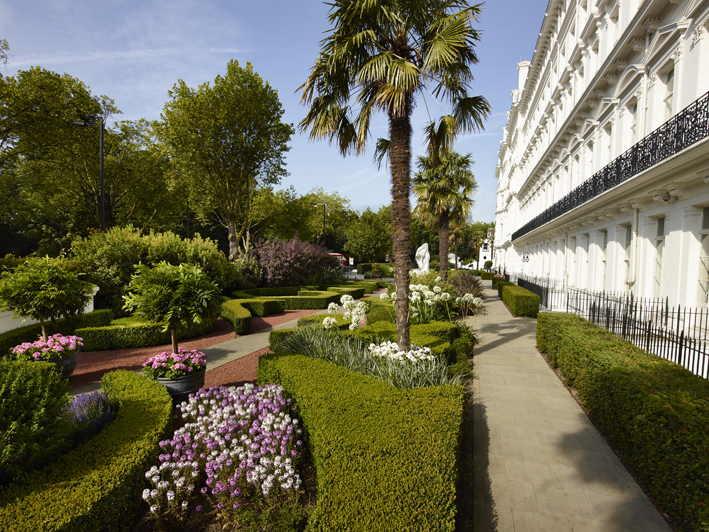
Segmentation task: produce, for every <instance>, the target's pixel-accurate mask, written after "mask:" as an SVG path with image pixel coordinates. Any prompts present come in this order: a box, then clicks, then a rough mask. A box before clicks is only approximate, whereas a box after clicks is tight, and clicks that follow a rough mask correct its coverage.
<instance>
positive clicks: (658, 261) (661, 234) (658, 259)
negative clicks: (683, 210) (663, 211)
mask: <svg viewBox="0 0 709 532" xmlns="http://www.w3.org/2000/svg"><path fill="white" fill-rule="evenodd" d="M664 249H665V217H664V216H663V217H662V218H658V219H657V234H656V236H655V282H654V286H653V290H652V295H653V296H655V297H660V293H661V292H660V289H661V287H662V252H663V251H664Z"/></svg>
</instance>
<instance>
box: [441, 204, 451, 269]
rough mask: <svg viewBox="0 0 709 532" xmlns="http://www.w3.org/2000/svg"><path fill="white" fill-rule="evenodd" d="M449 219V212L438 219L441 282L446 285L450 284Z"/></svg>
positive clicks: (445, 212)
mask: <svg viewBox="0 0 709 532" xmlns="http://www.w3.org/2000/svg"><path fill="white" fill-rule="evenodd" d="M449 219H450V218H449V216H448V211H447V210H444V211H443V212H442V213H441V215H440V216H439V217H438V252H439V258H440V259H441V281H443V282H444V283H447V282H448V249H449V243H448V239H449V238H450V227H449Z"/></svg>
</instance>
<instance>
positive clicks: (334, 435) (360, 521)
mask: <svg viewBox="0 0 709 532" xmlns="http://www.w3.org/2000/svg"><path fill="white" fill-rule="evenodd" d="M270 382H275V383H278V384H280V385H281V386H283V387H284V388H285V390H286V391H287V392H288V393H289V394H291V396H292V397H293V398H294V399H295V401H296V404H297V405H298V409H299V413H300V416H301V418H302V420H303V428H304V431H305V433H306V439H307V440H306V441H307V443H308V445H309V449H310V452H311V454H312V457H313V463H314V466H315V471H316V477H317V491H318V497H317V508H316V510H315V511H314V512H313V513H312V514H311V517H310V523H309V525H310V529H311V530H317V531H325V530H343V531H344V530H348V531H350V532H358V531H362V532H371V531H373V530H376V531H378V532H386V531H395V532H400V531H402V530H419V531H434V530H435V531H453V530H454V529H455V514H456V485H457V480H458V461H457V457H458V454H459V453H458V450H459V441H460V437H461V428H462V421H463V397H464V388H463V387H462V386H460V385H457V386H432V387H428V388H417V389H413V390H400V389H397V388H394V387H393V386H391V385H389V384H387V383H385V382H382V381H379V380H377V379H375V378H373V377H368V376H365V375H360V374H358V373H354V372H352V371H349V370H346V369H344V368H341V367H338V366H335V365H333V364H330V363H327V362H323V361H320V360H313V359H310V358H307V357H304V356H300V355H291V354H288V353H277V354H275V355H267V356H263V357H261V358H260V359H259V383H260V384H266V383H270Z"/></svg>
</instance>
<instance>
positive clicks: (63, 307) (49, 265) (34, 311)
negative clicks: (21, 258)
mask: <svg viewBox="0 0 709 532" xmlns="http://www.w3.org/2000/svg"><path fill="white" fill-rule="evenodd" d="M92 296H93V285H92V284H91V283H87V282H86V281H82V280H80V279H79V276H78V275H77V274H75V273H74V272H71V271H69V270H68V269H67V268H66V261H65V260H64V259H63V258H61V257H59V258H56V259H54V258H50V257H44V258H41V259H33V260H29V261H27V262H26V263H25V264H20V265H18V266H17V267H16V268H15V270H14V272H12V273H10V272H3V273H2V274H1V275H0V309H1V310H11V311H12V315H13V316H14V317H15V318H21V317H25V316H26V317H28V318H32V319H34V320H37V321H39V323H40V328H41V330H42V337H43V338H44V341H45V342H46V341H47V328H46V326H45V322H46V321H47V320H56V319H57V318H60V317H64V318H68V317H73V316H76V315H77V314H79V313H81V312H83V310H84V308H85V307H86V305H87V304H88V303H89V302H90V301H91V297H92Z"/></svg>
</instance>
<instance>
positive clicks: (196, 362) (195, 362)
mask: <svg viewBox="0 0 709 532" xmlns="http://www.w3.org/2000/svg"><path fill="white" fill-rule="evenodd" d="M142 364H143V373H144V374H145V375H146V376H147V377H148V378H149V379H153V380H155V379H158V378H167V379H174V378H175V377H183V376H185V375H191V374H193V373H196V372H198V371H203V370H204V369H205V368H206V367H207V355H205V354H204V353H202V352H201V351H197V350H192V351H187V350H186V349H184V348H182V347H180V348H179V349H178V350H177V353H168V352H166V351H165V352H162V353H160V354H159V355H155V356H154V357H150V358H149V359H148V360H144V361H143V363H142Z"/></svg>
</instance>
